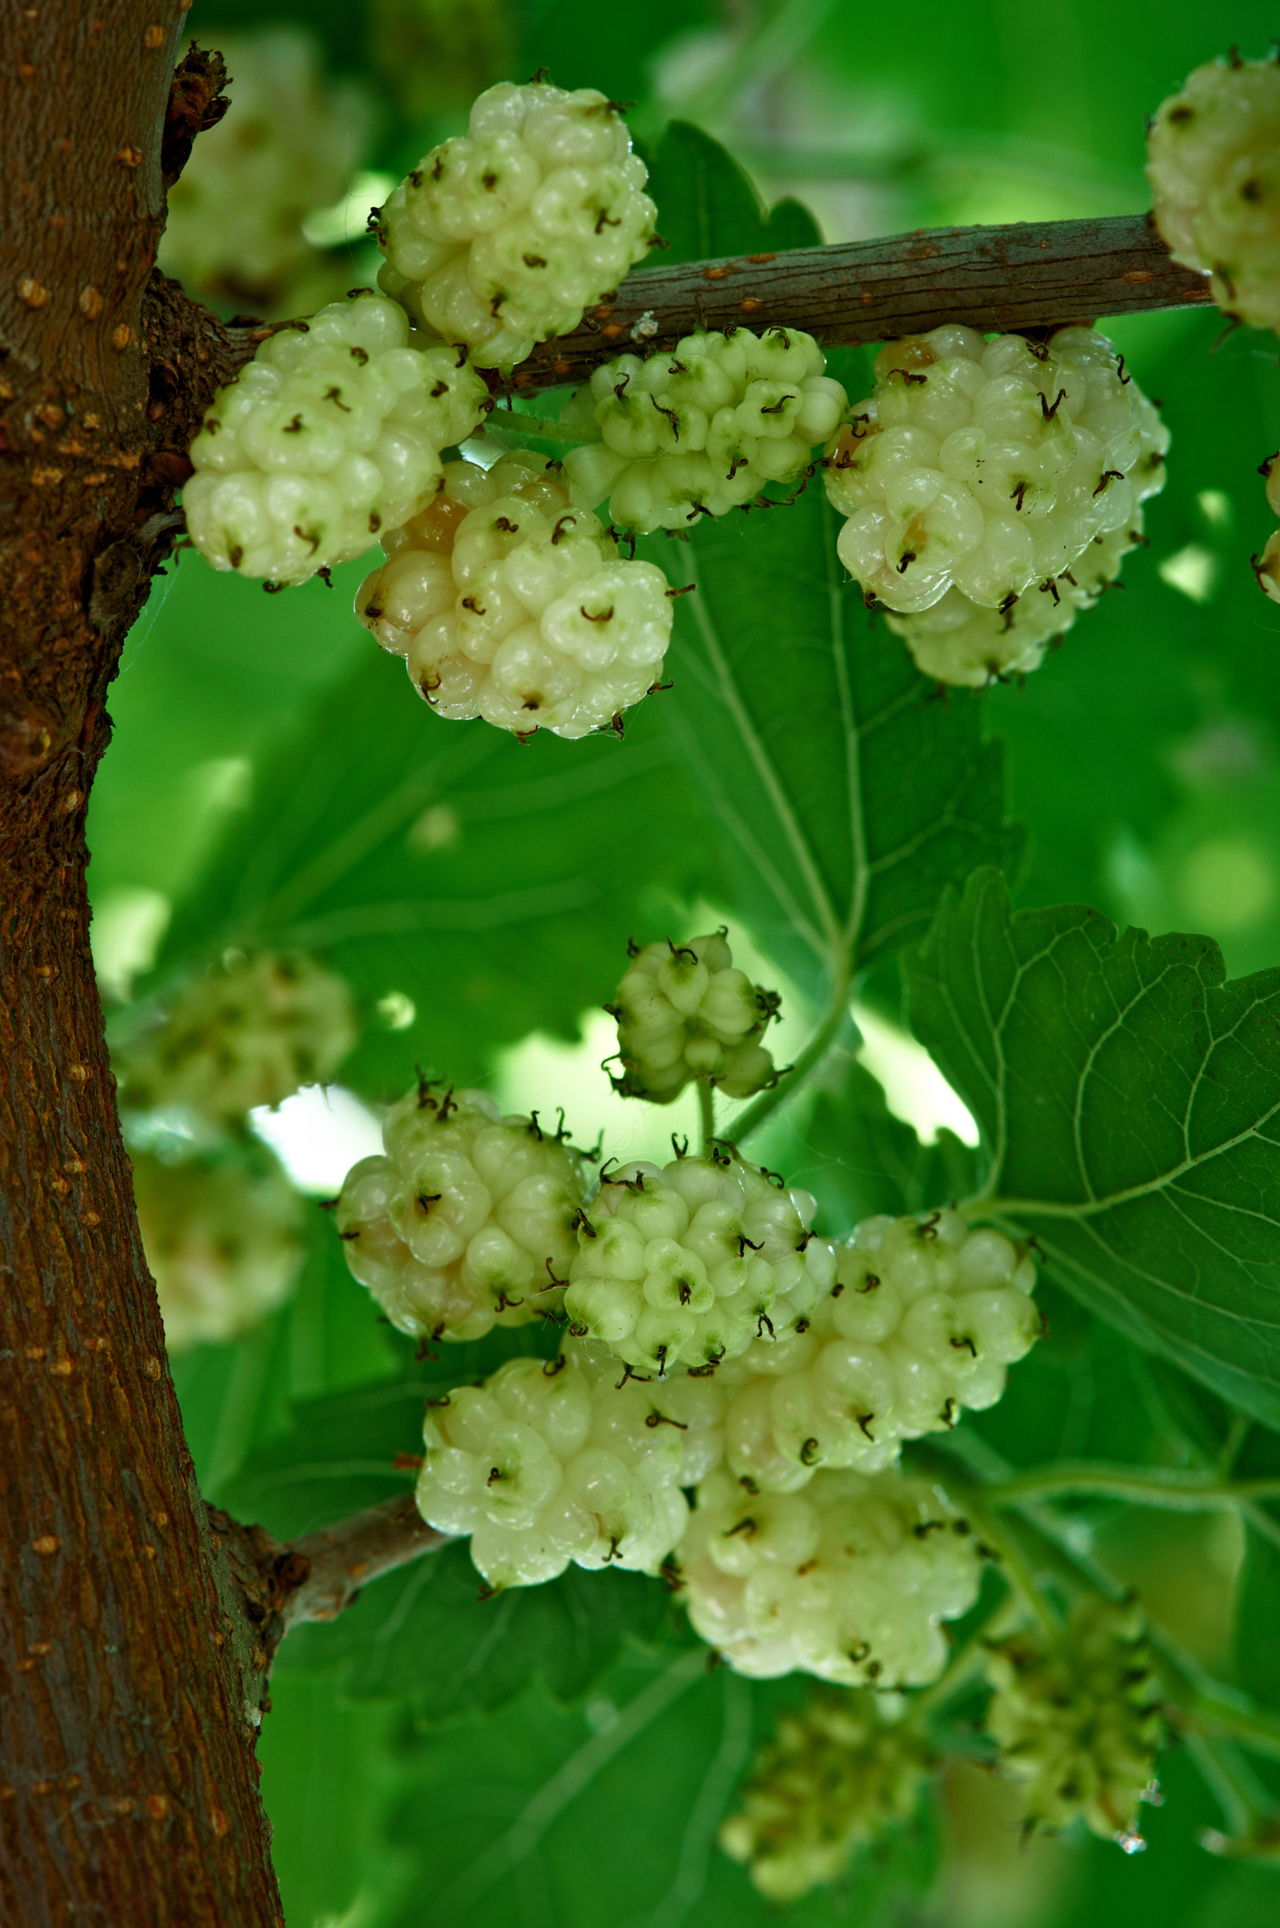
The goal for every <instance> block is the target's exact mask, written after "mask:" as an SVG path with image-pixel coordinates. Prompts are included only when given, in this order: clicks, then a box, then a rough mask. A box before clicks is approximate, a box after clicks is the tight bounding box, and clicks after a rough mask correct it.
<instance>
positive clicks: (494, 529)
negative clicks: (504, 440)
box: [356, 450, 671, 737]
mask: <svg viewBox="0 0 1280 1928" xmlns="http://www.w3.org/2000/svg"><path fill="white" fill-rule="evenodd" d="M385 548H386V550H387V561H386V562H385V563H384V564H383V565H382V567H381V568H380V569H377V570H375V572H374V573H373V575H371V576H370V577H369V578H368V579H367V581H366V582H365V583H364V585H363V587H362V588H361V590H360V593H359V596H358V598H357V600H356V613H357V615H358V616H359V617H360V620H361V621H362V622H363V623H364V624H365V626H366V628H368V629H370V630H371V631H372V632H373V634H374V636H376V638H377V640H378V641H379V642H380V643H381V644H382V647H383V648H384V649H387V650H390V651H392V653H393V654H395V655H399V656H403V657H404V659H405V663H406V665H407V668H408V671H409V675H410V677H411V679H412V681H413V683H414V684H415V686H416V687H417V689H418V690H419V692H420V693H421V695H422V696H423V697H424V698H425V699H426V701H427V702H428V703H429V704H430V705H431V708H432V709H433V710H436V711H437V712H438V713H439V714H440V715H441V716H447V717H453V718H464V719H465V718H470V717H476V716H482V717H484V719H485V721H486V722H489V723H493V724H496V725H497V726H498V728H500V729H504V730H510V731H512V732H513V734H515V735H516V736H527V735H530V734H532V733H533V731H535V730H538V729H545V730H551V731H552V732H553V733H554V734H555V735H557V736H567V737H580V736H586V735H587V734H588V733H589V732H590V731H592V730H599V729H605V728H608V727H610V726H612V727H615V728H616V727H620V726H619V725H618V724H617V722H616V719H617V718H619V717H620V716H621V714H622V711H623V710H624V709H626V708H627V707H628V706H629V705H630V704H632V703H638V702H639V700H640V698H641V697H642V696H645V695H647V694H648V692H649V691H650V690H651V689H652V688H653V686H654V684H655V683H656V682H657V680H658V678H659V676H660V674H661V670H662V659H663V657H664V655H665V654H666V649H667V644H668V643H669V641H670V640H671V601H670V598H669V596H668V594H667V582H666V577H665V576H664V575H663V574H662V571H661V570H660V569H657V568H655V567H654V566H653V564H652V563H647V562H634V561H630V562H629V561H626V560H624V558H623V557H621V556H620V555H619V554H618V552H617V550H616V548H615V546H614V545H613V543H612V542H610V540H609V538H608V536H607V535H606V534H605V531H604V529H603V527H602V526H601V524H600V522H599V520H598V519H597V518H596V517H595V516H594V515H592V514H591V512H590V511H589V510H583V509H575V508H573V507H572V505H571V503H570V500H569V492H568V490H567V488H566V487H565V485H564V483H563V481H562V479H561V477H560V474H559V469H558V465H557V464H556V463H554V462H548V461H546V460H544V459H543V457H542V456H539V455H534V454H532V453H531V452H529V451H527V450H513V451H512V452H511V453H510V454H508V455H504V456H503V457H502V458H501V460H500V461H498V462H496V463H495V464H494V466H493V467H492V468H491V469H487V470H486V469H482V468H480V467H478V466H477V465H476V464H475V463H473V462H451V463H450V464H449V465H448V467H447V468H446V470H445V486H444V490H443V492H442V493H441V494H440V495H438V496H437V497H436V499H435V501H434V502H432V503H431V504H430V506H429V507H428V508H426V509H425V510H424V511H423V512H422V514H421V515H419V516H417V517H415V519H414V520H413V521H411V522H410V523H408V524H407V526H406V527H405V528H403V529H401V530H399V531H398V532H397V533H395V534H393V535H392V536H390V537H389V538H388V539H387V541H386V543H385Z"/></svg>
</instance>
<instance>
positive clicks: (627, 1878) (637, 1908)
mask: <svg viewBox="0 0 1280 1928" xmlns="http://www.w3.org/2000/svg"><path fill="white" fill-rule="evenodd" d="M771 1700H773V1701H776V1690H769V1689H765V1690H764V1691H763V1692H761V1691H759V1690H756V1691H753V1690H752V1689H751V1688H750V1687H749V1686H748V1684H747V1683H746V1682H745V1681H742V1680H739V1679H737V1678H736V1677H735V1676H734V1675H732V1674H730V1673H728V1672H726V1671H724V1670H719V1671H717V1672H715V1673H709V1672H708V1670H707V1667H706V1663H705V1658H704V1655H703V1654H702V1653H701V1652H700V1651H698V1650H696V1649H693V1648H688V1647H686V1648H684V1649H677V1650H675V1651H668V1652H665V1653H663V1654H662V1655H660V1656H652V1657H645V1658H637V1657H634V1656H630V1657H628V1658H626V1659H624V1660H622V1661H620V1662H619V1664H618V1665H617V1666H616V1667H615V1668H614V1669H613V1670H612V1671H611V1672H610V1673H609V1674H608V1675H606V1676H604V1677H603V1678H602V1679H601V1680H600V1681H598V1682H597V1684H596V1691H595V1694H594V1696H593V1698H592V1699H591V1700H590V1701H588V1702H587V1703H586V1705H585V1706H583V1707H581V1708H578V1709H573V1710H563V1709H560V1708H557V1707H555V1706H554V1705H553V1704H552V1703H551V1702H550V1701H549V1700H548V1698H547V1696H546V1694H545V1693H544V1692H543V1691H542V1690H541V1689H539V1688H536V1687H535V1688H533V1689H532V1690H530V1691H529V1692H528V1693H526V1694H525V1695H524V1696H523V1697H522V1699H521V1700H520V1701H518V1702H516V1703H514V1704H513V1705H512V1706H511V1707H509V1708H508V1709H506V1710H505V1711H504V1712H503V1713H502V1714H500V1715H499V1716H498V1717H497V1718H496V1719H494V1718H490V1719H486V1720H471V1721H468V1722H466V1723H465V1724H463V1725H461V1726H459V1727H457V1728H455V1729H453V1730H452V1731H451V1732H450V1734H449V1737H448V1746H447V1749H445V1748H441V1749H440V1750H439V1751H438V1752H436V1753H435V1754H434V1755H433V1756H429V1757H423V1759H422V1761H421V1766H420V1769H419V1773H418V1774H417V1775H415V1776H414V1785H413V1787H412V1790H411V1792H410V1793H409V1795H408V1796H407V1798H406V1799H405V1801H404V1803H403V1805H402V1808H401V1810H400V1814H399V1838H400V1839H401V1840H402V1841H410V1840H413V1839H414V1838H416V1836H417V1835H418V1833H419V1831H420V1830H421V1829H422V1828H423V1826H424V1825H429V1826H430V1827H431V1831H432V1835H433V1839H434V1841H435V1843H436V1845H437V1848H438V1856H437V1859H436V1863H435V1865H436V1868H437V1870H438V1875H437V1879H438V1882H439V1886H438V1887H436V1888H435V1889H434V1890H433V1901H432V1909H431V1915H430V1919H431V1922H432V1928H435V1925H436V1924H437V1923H438V1924H439V1928H480V1924H485V1928H487V1924H489V1923H493V1924H495V1928H496V1924H497V1923H499V1922H503V1921H509V1920H511V1919H516V1920H519V1921H521V1922H523V1923H527V1924H528V1928H599V1923H600V1922H601V1921H604V1920H608V1921H615V1920H616V1921H618V1922H619V1923H622V1922H626V1923H627V1924H628V1928H641V1924H644V1928H685V1924H692V1923H695V1922H697V1923H701V1922H703V1921H717V1922H718V1921H726V1922H727V1921H732V1922H734V1923H735V1924H738V1923H741V1924H743V1925H744V1928H766V1924H768V1923H771V1922H776V1921H777V1920H778V1919H779V1917H778V1913H777V1910H776V1908H774V1907H773V1906H772V1905H771V1904H769V1903H767V1902H765V1901H764V1900H763V1899H762V1898H761V1897H760V1896H759V1895H758V1894H757V1893H756V1892H755V1890H754V1889H753V1888H752V1887H751V1886H750V1884H749V1882H748V1880H747V1877H746V1874H745V1873H744V1871H743V1870H742V1869H741V1868H740V1867H738V1866H736V1865H735V1864H734V1863H732V1862H730V1861H729V1860H728V1859H727V1858H726V1857H725V1856H723V1855H721V1854H720V1853H719V1852H718V1851H717V1849H716V1848H715V1845H714V1843H715V1835H716V1831H717V1829H718V1827H719V1825H720V1822H721V1820H722V1819H723V1816H724V1813H725V1810H726V1808H727V1807H728V1805H729V1802H730V1799H731V1797H732V1794H733V1791H734V1788H735V1785H736V1784H737V1782H738V1781H739V1780H740V1779H741V1777H742V1776H743V1775H744V1774H745V1772H746V1770H747V1768H748V1766H749V1765H750V1761H751V1757H752V1753H753V1751H754V1747H755V1745H756V1743H757V1742H758V1740H759V1738H760V1736H761V1734H762V1732H763V1731H764V1730H765V1728H766V1727H767V1725H768V1709H769V1703H770V1702H771ZM605 1816H607V1817H608V1820H607V1823H606V1822H605V1821H604V1820H603V1817H605ZM428 1817H429V1820H428ZM593 1817H594V1818H595V1826H594V1827H593ZM932 1868H933V1864H932V1860H931V1856H930V1853H929V1837H928V1832H927V1828H926V1827H925V1826H922V1827H921V1828H920V1829H918V1830H916V1831H913V1832H910V1833H908V1832H907V1831H905V1830H904V1831H902V1832H900V1833H899V1834H898V1835H897V1836H896V1837H895V1838H891V1839H889V1840H887V1841H886V1842H885V1843H884V1844H883V1848H882V1851H881V1853H880V1854H878V1855H871V1854H869V1855H868V1856H867V1857H865V1859H864V1860H863V1861H862V1862H861V1863H860V1864H859V1866H858V1868H857V1870H856V1874H855V1875H853V1876H851V1877H850V1880H849V1882H848V1884H847V1885H844V1886H840V1887H836V1888H834V1889H831V1890H829V1891H827V1892H825V1893H824V1892H819V1893H817V1894H815V1895H814V1896H812V1897H811V1898H810V1899H809V1900H808V1901H807V1902H806V1903H805V1904H804V1921H805V1923H806V1928H810V1924H811V1925H812V1928H836V1924H838V1923H843V1922H847V1921H848V1919H849V1918H850V1908H851V1904H852V1905H854V1906H856V1908H857V1911H858V1914H859V1917H860V1918H862V1919H867V1918H869V1916H868V1913H867V1911H870V1910H875V1911H877V1912H878V1911H879V1909H880V1907H881V1905H882V1904H885V1903H887V1904H888V1907H889V1913H888V1915H887V1917H885V1918H886V1919H888V1920H890V1921H893V1920H895V1919H897V1920H902V1921H904V1922H905V1919H906V1914H905V1910H906V1909H907V1908H908V1907H909V1906H910V1903H911V1900H912V1898H913V1896H915V1895H918V1894H919V1893H921V1892H922V1891H923V1890H924V1889H925V1888H926V1886H927V1884H928V1882H929V1879H930V1877H931V1874H932ZM421 1909H422V1902H421V1898H420V1897H418V1898H417V1899H416V1900H415V1901H414V1902H413V1903H412V1904H411V1905H410V1906H408V1907H406V1908H405V1909H404V1910H403V1912H401V1913H400V1914H398V1915H396V1916H394V1917H393V1918H392V1919H393V1922H394V1928H418V1924H420V1923H421V1922H422V1919H423V1916H422V1912H421Z"/></svg>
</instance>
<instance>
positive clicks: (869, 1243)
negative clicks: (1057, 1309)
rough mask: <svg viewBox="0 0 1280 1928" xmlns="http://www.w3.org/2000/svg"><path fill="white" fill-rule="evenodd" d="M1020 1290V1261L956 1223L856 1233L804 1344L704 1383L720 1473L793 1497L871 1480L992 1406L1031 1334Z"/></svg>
mask: <svg viewBox="0 0 1280 1928" xmlns="http://www.w3.org/2000/svg"><path fill="white" fill-rule="evenodd" d="M1034 1283H1035V1267H1034V1265H1033V1263H1032V1261H1031V1258H1030V1256H1029V1255H1028V1254H1027V1253H1026V1252H1025V1251H1020V1250H1019V1248H1018V1247H1017V1246H1016V1245H1014V1244H1013V1242H1012V1241H1011V1240H1010V1239H1007V1238H1006V1237H1005V1236H1004V1234H1003V1233H1002V1232H997V1231H994V1230H988V1229H985V1228H984V1229H982V1230H978V1231H971V1230H970V1229H969V1227H968V1225H967V1224H966V1223H965V1221H964V1219H962V1218H961V1217H960V1215H959V1213H958V1212H931V1213H929V1215H928V1216H927V1217H925V1218H869V1219H866V1220H864V1222H863V1223H862V1224H861V1225H860V1226H859V1227H858V1229H857V1232H856V1233H855V1234H854V1237H853V1239H852V1241H851V1242H850V1244H848V1245H846V1246H843V1247H839V1248H837V1253H836V1271H835V1281H834V1284H833V1285H832V1287H831V1289H830V1291H828V1292H827V1293H825V1294H824V1295H823V1297H822V1298H821V1299H819V1301H818V1304H817V1306H816V1308H815V1310H814V1312H813V1316H812V1318H811V1319H810V1320H809V1321H808V1322H807V1324H806V1327H805V1330H804V1331H803V1332H796V1333H793V1334H791V1335H789V1336H787V1337H785V1338H780V1339H779V1340H777V1341H776V1342H775V1343H774V1344H772V1345H768V1344H755V1343H753V1344H752V1345H751V1346H750V1347H748V1349H747V1351H746V1352H745V1353H743V1354H742V1356H741V1357H740V1358H738V1359H734V1360H731V1361H729V1362H728V1363H727V1364H726V1365H725V1366H724V1367H723V1368H722V1370H721V1372H720V1373H719V1374H718V1375H717V1378H718V1382H719V1384H720V1387H721V1390H722V1392H723V1393H724V1395H725V1398H726V1402H727V1403H726V1407H725V1419H724V1424H725V1458H726V1460H727V1462H728V1465H729V1467H730V1469H731V1470H732V1471H733V1472H734V1473H736V1474H738V1476H739V1477H740V1478H741V1479H743V1480H744V1481H747V1482H749V1483H751V1484H752V1485H755V1486H758V1487H761V1488H764V1489H767V1490H770V1491H781V1492H793V1491H795V1490H797V1489H798V1488H800V1487H801V1486H804V1485H806V1484H807V1483H808V1482H809V1480H810V1479H812V1478H813V1477H814V1474H815V1472H816V1471H817V1469H818V1468H819V1467H824V1466H825V1467H843V1466H852V1467H856V1468H858V1469H859V1470H861V1471H864V1472H876V1471H878V1470H880V1469H882V1468H884V1467H886V1466H889V1465H892V1463H893V1462H894V1460H895V1459H896V1458H897V1454H898V1447H899V1442H900V1441H902V1440H904V1439H917V1438H919V1437H920V1436H921V1435H922V1434H924V1433H932V1432H942V1431H945V1430H946V1429H947V1428H948V1427H950V1426H952V1425H954V1424H955V1422H956V1420H957V1419H958V1418H959V1416H960V1413H961V1412H962V1411H963V1410H965V1409H966V1408H967V1409H969V1410H971V1411H981V1410H983V1409H984V1408H985V1407H988V1406H993V1405H994V1404H995V1402H996V1401H997V1400H998V1399H999V1397H1000V1395H1001V1393H1002V1392H1003V1391H1004V1383H1005V1374H1006V1369H1007V1367H1008V1366H1009V1365H1010V1364H1011V1363H1012V1361H1014V1360H1015V1359H1021V1358H1022V1357H1023V1355H1024V1354H1025V1353H1026V1352H1028V1351H1029V1350H1030V1348H1031V1346H1032V1344H1033V1343H1034V1341H1035V1339H1036V1337H1037V1336H1038V1334H1039V1331H1040V1316H1039V1313H1038V1312H1037V1311H1036V1308H1035V1306H1034V1304H1033V1303H1032V1300H1031V1297H1030V1294H1031V1289H1032V1287H1033V1285H1034Z"/></svg>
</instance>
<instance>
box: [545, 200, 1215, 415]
mask: <svg viewBox="0 0 1280 1928" xmlns="http://www.w3.org/2000/svg"><path fill="white" fill-rule="evenodd" d="M1207 305H1211V298H1210V294H1209V284H1208V281H1207V279H1206V277H1205V276H1203V275H1200V274H1196V273H1194V272H1193V271H1192V270H1191V269H1190V268H1183V267H1179V265H1178V264H1177V262H1175V261H1173V260H1172V259H1171V258H1170V255H1169V251H1168V249H1167V248H1166V247H1165V244H1164V242H1163V241H1162V240H1161V239H1160V236H1159V235H1158V234H1157V233H1156V231H1155V229H1154V228H1153V227H1152V226H1151V225H1150V222H1149V219H1148V218H1147V217H1145V216H1143V215H1140V214H1123V215H1115V216H1112V217H1109V218H1107V219H1105V220H1094V221H1044V222H1019V223H1017V224H1016V225H1014V226H1011V227H999V228H934V229H921V230H919V231H917V232H916V233H914V234H899V235H892V236H889V237H887V238H885V239H877V240H874V241H849V242H840V243H837V244H836V245H835V246H833V247H825V248H796V249H792V250H790V251H788V252H786V253H783V254H767V255H740V256H736V257H733V256H731V257H727V258H725V259H723V260H718V261H695V262H687V263H681V264H679V265H678V266H676V267H672V268H646V269H644V270H643V271H642V272H640V273H639V274H632V275H628V276H627V279H626V280H625V281H624V282H623V284H622V286H621V287H620V288H619V290H618V292H617V294H616V296H615V297H614V298H613V300H612V301H608V302H602V303H601V304H600V305H599V306H598V307H597V308H594V309H592V310H591V311H590V312H589V313H588V315H587V317H586V319H585V320H584V322H583V325H582V326H581V327H580V328H578V329H576V330H575V331H574V333H573V334H571V335H561V336H560V337H559V339H558V340H556V341H551V342H544V343H543V344H542V345H541V346H540V347H538V348H536V349H535V350H534V352H533V354H532V356H531V357H530V358H529V360H528V361H527V362H525V363H524V364H523V366H522V367H521V368H519V369H518V370H517V371H516V376H515V387H516V389H517V391H518V392H520V393H522V394H523V393H532V392H534V391H535V390H537V389H542V388H551V387H554V386H555V385H556V384H557V383H560V382H581V381H585V379H586V378H587V376H588V375H589V374H590V373H591V371H592V369H593V368H596V367H598V366H599V365H600V363H601V362H604V361H607V360H609V359H610V358H611V357H612V356H614V355H620V354H623V353H625V352H626V351H628V350H631V351H633V352H634V351H637V350H638V352H640V353H642V354H652V353H654V352H655V351H658V350H661V349H669V348H671V347H673V346H674V344H675V343H676V342H677V341H678V340H679V339H680V337H681V336H682V335H687V334H688V333H689V332H690V331H691V330H692V329H695V328H732V327H737V326H744V325H745V326H747V327H751V328H760V327H769V326H775V325H776V326H780V327H791V328H803V329H804V330H805V331H806V333H808V334H810V335H812V336H814V338H815V339H816V340H817V341H820V342H822V343H823V344H824V346H828V347H829V346H832V345H834V344H837V343H843V344H845V345H856V344H857V343H860V342H872V341H886V340H888V339H889V338H890V337H892V336H895V335H912V334H919V333H922V332H924V331H925V330H926V329H929V328H936V327H938V326H939V325H940V324H941V323H942V322H963V323H965V324H966V325H967V326H968V327H970V328H980V329H984V330H989V331H994V330H1009V329H1024V330H1025V329H1030V328H1056V327H1062V326H1063V325H1064V324H1065V323H1067V322H1073V321H1089V320H1092V319H1093V318H1094V317H1096V316H1103V315H1128V314H1137V313H1140V312H1147V311H1150V310H1151V309H1157V308H1197V307H1205V306H1207Z"/></svg>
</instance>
